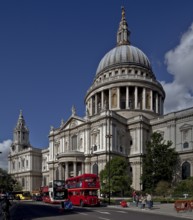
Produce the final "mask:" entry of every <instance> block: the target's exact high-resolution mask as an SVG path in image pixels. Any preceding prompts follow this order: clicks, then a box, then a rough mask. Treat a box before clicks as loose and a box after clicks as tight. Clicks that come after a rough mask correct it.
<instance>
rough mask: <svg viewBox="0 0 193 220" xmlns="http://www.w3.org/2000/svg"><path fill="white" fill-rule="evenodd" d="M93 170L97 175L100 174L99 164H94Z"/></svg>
mask: <svg viewBox="0 0 193 220" xmlns="http://www.w3.org/2000/svg"><path fill="white" fill-rule="evenodd" d="M92 172H93V173H94V174H96V175H98V164H96V163H95V164H94V165H93V167H92Z"/></svg>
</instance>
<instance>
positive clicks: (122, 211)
mask: <svg viewBox="0 0 193 220" xmlns="http://www.w3.org/2000/svg"><path fill="white" fill-rule="evenodd" d="M116 212H119V213H127V212H126V211H116Z"/></svg>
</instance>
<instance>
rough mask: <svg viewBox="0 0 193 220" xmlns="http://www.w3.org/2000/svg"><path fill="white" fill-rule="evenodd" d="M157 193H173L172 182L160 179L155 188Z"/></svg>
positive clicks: (164, 194) (163, 194) (161, 194)
mask: <svg viewBox="0 0 193 220" xmlns="http://www.w3.org/2000/svg"><path fill="white" fill-rule="evenodd" d="M155 193H156V195H159V196H164V197H165V196H167V195H170V194H171V184H170V183H168V182H166V181H160V182H159V183H158V184H157V186H156V188H155Z"/></svg>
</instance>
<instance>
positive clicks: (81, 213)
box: [77, 212, 88, 215]
mask: <svg viewBox="0 0 193 220" xmlns="http://www.w3.org/2000/svg"><path fill="white" fill-rule="evenodd" d="M77 213H78V214H80V215H88V214H86V213H84V212H77Z"/></svg>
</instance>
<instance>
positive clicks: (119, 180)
mask: <svg viewBox="0 0 193 220" xmlns="http://www.w3.org/2000/svg"><path fill="white" fill-rule="evenodd" d="M109 166H110V167H109ZM109 168H110V169H109ZM109 171H110V172H109ZM100 182H101V193H104V194H108V193H109V189H110V192H111V193H117V192H119V193H121V195H122V196H124V194H125V192H128V191H129V190H130V185H131V178H130V177H129V172H128V163H127V161H126V160H125V159H124V158H122V157H114V158H113V159H112V160H110V163H109V162H107V164H106V166H105V168H104V170H102V171H101V172H100ZM109 183H110V185H109ZM109 186H110V187H109Z"/></svg>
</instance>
